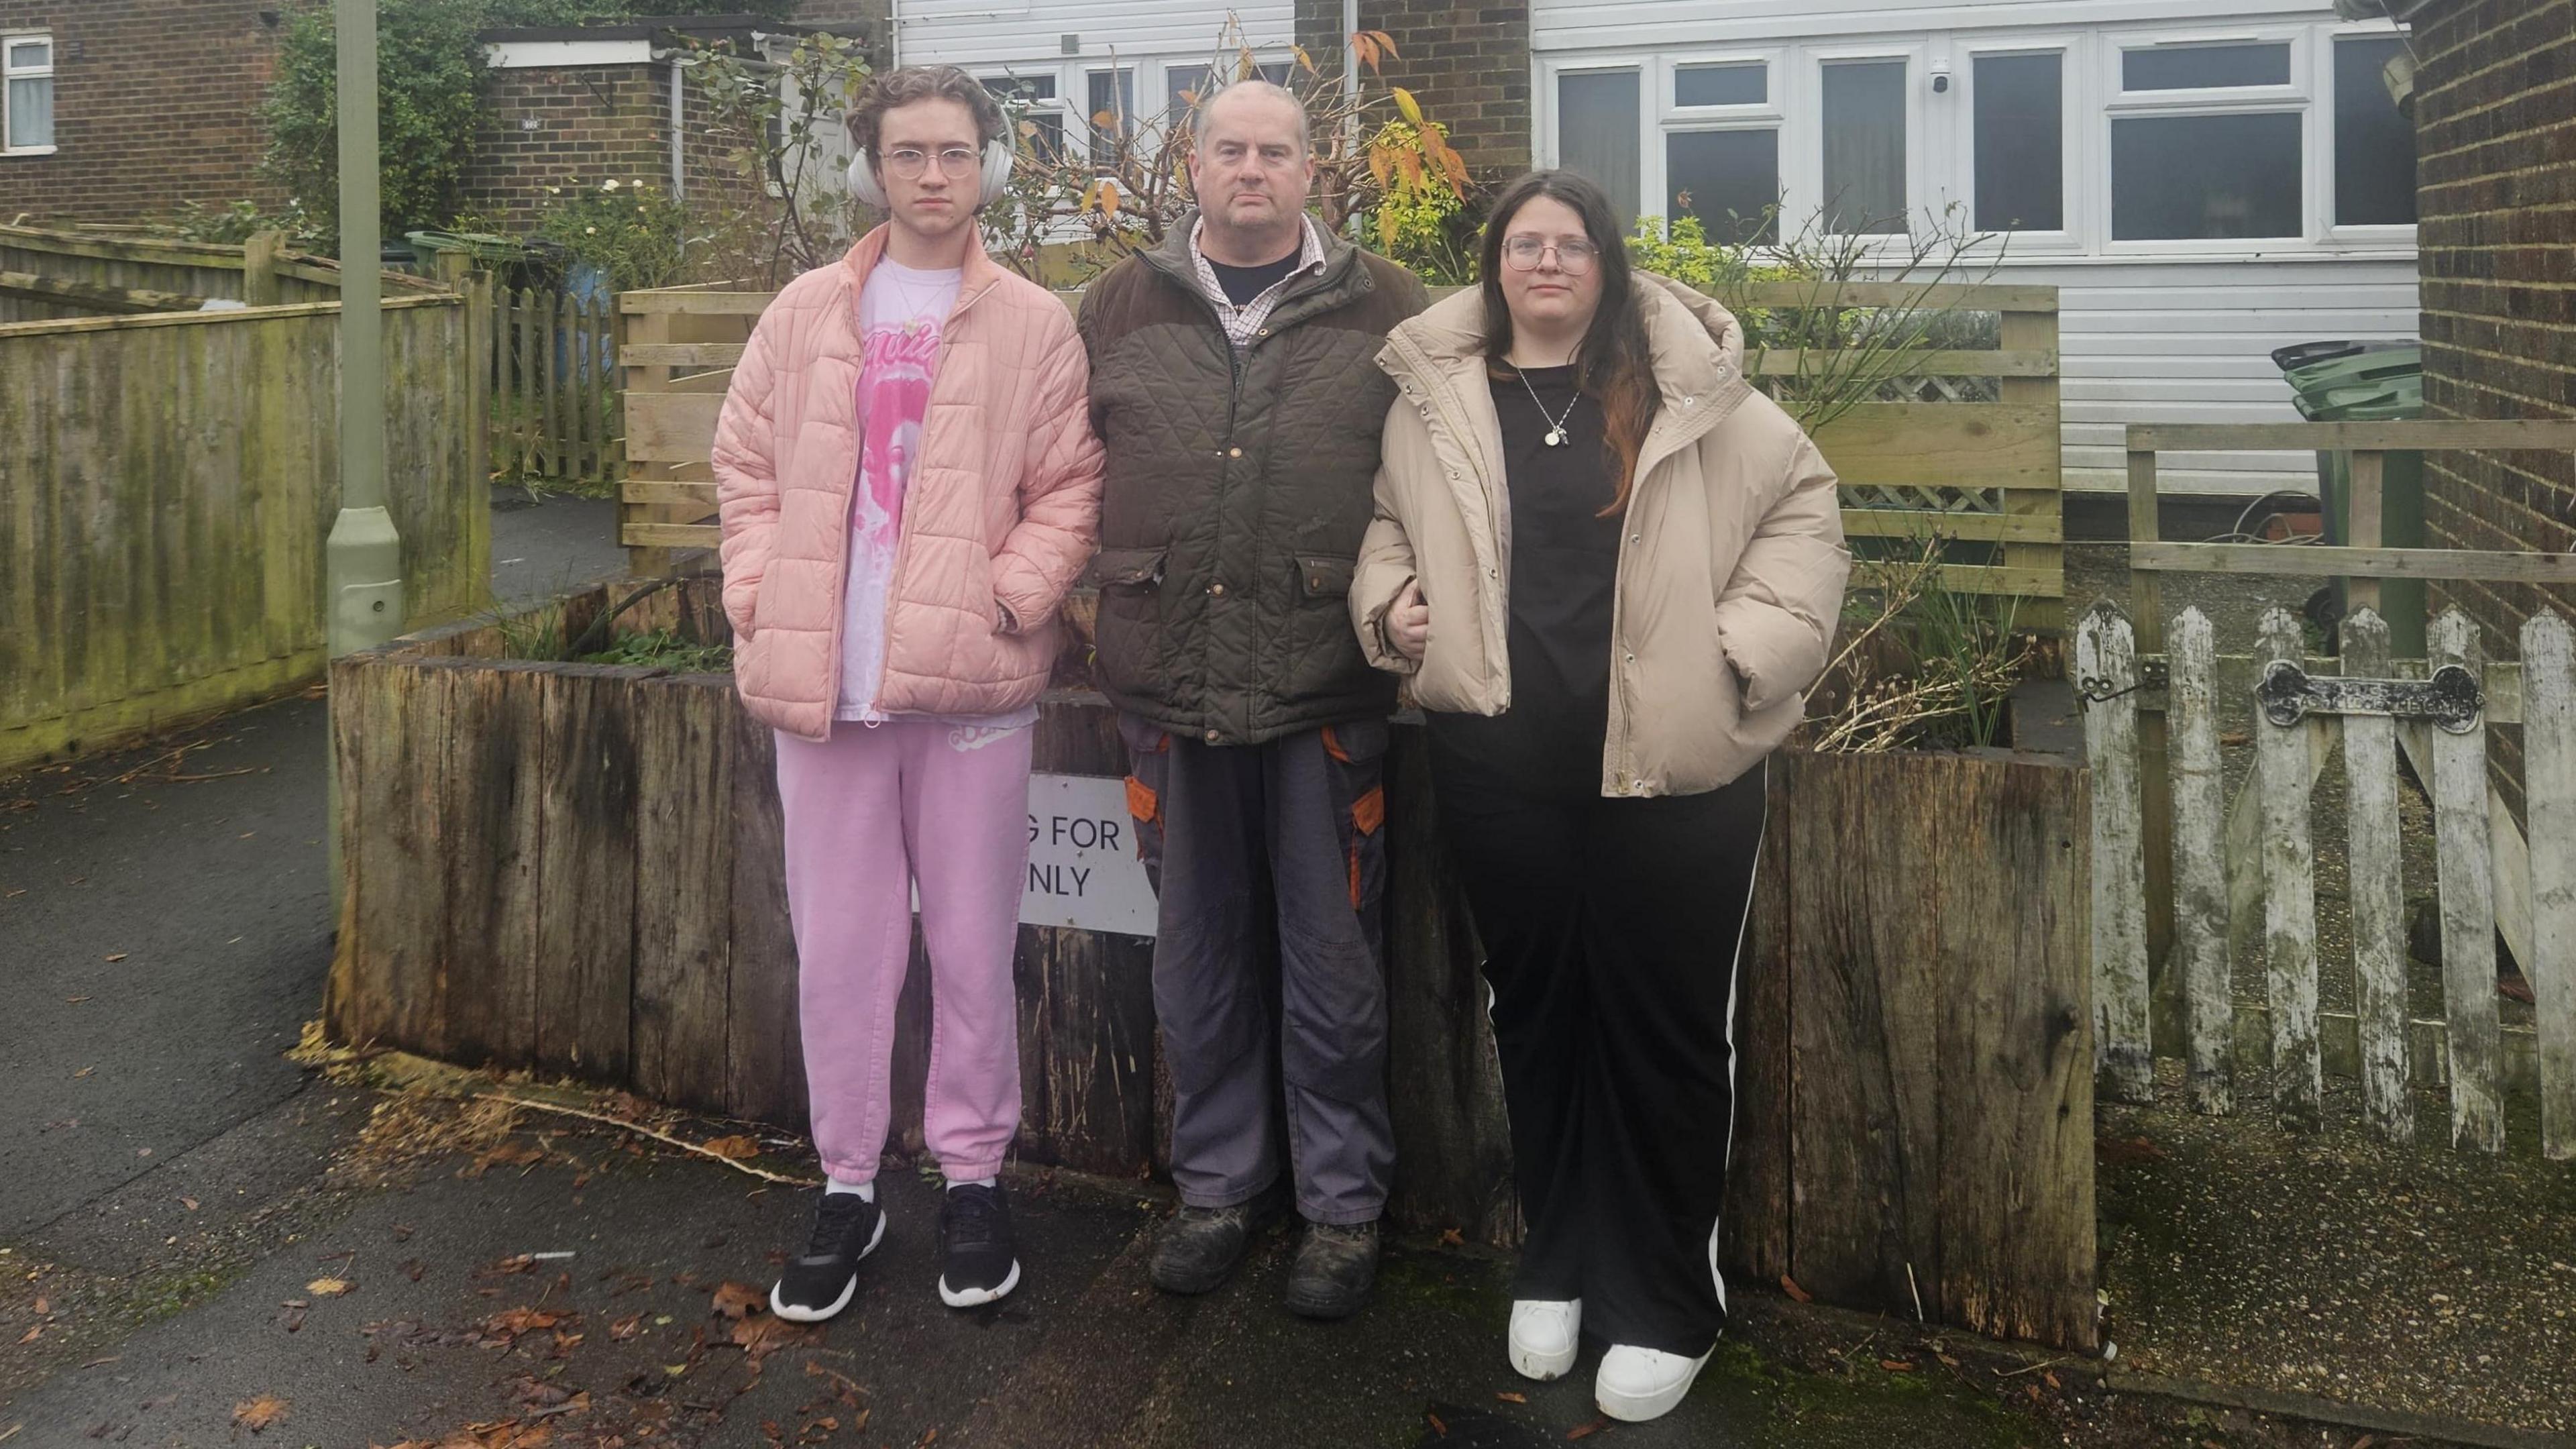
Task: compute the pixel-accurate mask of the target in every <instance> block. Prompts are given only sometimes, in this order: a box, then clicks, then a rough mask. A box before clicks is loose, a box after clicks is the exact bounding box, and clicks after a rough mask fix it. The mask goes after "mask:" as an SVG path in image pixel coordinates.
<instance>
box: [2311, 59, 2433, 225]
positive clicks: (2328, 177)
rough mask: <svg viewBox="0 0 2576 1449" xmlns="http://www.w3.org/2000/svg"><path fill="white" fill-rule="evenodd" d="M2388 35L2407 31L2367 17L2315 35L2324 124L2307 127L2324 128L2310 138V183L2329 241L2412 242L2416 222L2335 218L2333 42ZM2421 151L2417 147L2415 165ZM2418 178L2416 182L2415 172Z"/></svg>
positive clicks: (2319, 104)
mask: <svg viewBox="0 0 2576 1449" xmlns="http://www.w3.org/2000/svg"><path fill="white" fill-rule="evenodd" d="M2392 37H2394V38H2395V39H2396V40H2397V41H2398V43H2399V44H2400V45H2404V44H2405V43H2406V40H2407V33H2406V32H2405V31H2403V30H2398V29H2393V28H2391V27H2390V26H2388V25H2386V24H2384V23H2374V22H2370V21H2361V22H2357V23H2352V22H2347V23H2343V24H2336V25H2329V26H2326V27H2324V28H2323V31H2322V34H2321V35H2320V36H2319V41H2318V45H2317V56H2316V76H2315V85H2316V95H2317V102H2316V104H2317V109H2316V114H2318V115H2319V116H2322V117H2325V118H2326V124H2323V125H2316V126H2311V127H2309V128H2308V129H2309V130H2310V131H2311V132H2322V133H2324V134H2323V136H2322V137H2321V138H2320V139H2319V140H2317V141H2316V142H2314V143H2313V144H2314V149H2315V150H2316V153H2317V154H2316V155H2315V156H2314V157H2312V158H2311V160H2310V163H2309V164H2311V165H2313V166H2316V167H2318V168H2319V169H2318V172H2317V183H2318V184H2317V186H2316V188H2315V190H2316V192H2317V198H2316V206H2317V221H2318V226H2319V228H2320V229H2321V234H2322V235H2323V237H2324V238H2325V241H2326V243H2327V244H2329V245H2338V246H2344V247H2372V248H2379V247H2390V246H2410V247H2411V246H2413V245H2415V225H2416V224H2415V223H2413V222H2402V221H2380V222H2354V223H2351V224H2345V223H2343V222H2338V221H2336V220H2335V200H2336V191H2335V180H2336V179H2335V160H2336V157H2335V143H2336V142H2337V141H2338V140H2339V139H2340V134H2339V132H2338V130H2337V128H2336V125H2335V124H2334V123H2335V122H2336V121H2338V120H2340V119H2341V117H2340V108H2341V103H2342V97H2341V96H2340V95H2339V94H2338V93H2337V90H2336V82H2335V45H2336V43H2337V42H2339V41H2343V40H2385V39H2389V38H2392ZM2387 93H2388V92H2387V90H2386V88H2385V87H2382V88H2381V90H2380V94H2381V95H2382V96H2383V97H2384V96H2386V95H2387ZM2391 104H2394V103H2393V102H2392V103H2391ZM2419 142H2420V138H2419ZM2420 156H2421V153H2420V151H2419V153H2418V157H2419V165H2420ZM2418 178H2419V179H2418V184H2419V185H2420V184H2421V180H2420V178H2421V173H2420V171H2419V172H2418ZM2416 204H2417V206H2418V207H2419V208H2420V207H2421V206H2422V204H2423V203H2422V196H2421V193H2420V192H2419V193H2418V196H2417V202H2416Z"/></svg>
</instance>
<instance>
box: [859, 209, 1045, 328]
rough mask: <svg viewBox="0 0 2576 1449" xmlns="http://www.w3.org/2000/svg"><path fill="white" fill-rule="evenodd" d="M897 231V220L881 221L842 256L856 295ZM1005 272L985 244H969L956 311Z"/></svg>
mask: <svg viewBox="0 0 2576 1449" xmlns="http://www.w3.org/2000/svg"><path fill="white" fill-rule="evenodd" d="M893 234H894V223H893V222H890V221H889V222H884V223H881V224H880V225H879V226H878V227H877V229H876V230H874V231H871V232H869V233H868V234H867V235H866V236H863V237H861V238H859V240H858V242H857V244H856V245H854V246H852V247H851V248H850V250H849V254H848V255H846V256H844V257H842V258H841V268H842V270H843V272H844V273H846V274H847V275H848V277H849V279H850V294H851V295H852V296H856V295H858V293H859V292H860V290H861V289H863V288H865V287H866V286H867V284H868V274H869V273H871V272H873V271H875V270H876V269H877V263H879V262H881V261H883V260H885V253H886V243H887V241H888V240H889V239H891V237H892V236H893ZM1005 275H1007V274H1006V273H1004V272H1003V270H1002V268H1001V266H1000V264H998V263H996V262H995V261H994V260H993V259H992V258H991V257H990V256H988V255H986V254H985V252H984V248H983V247H982V246H980V245H978V246H973V247H969V248H967V249H966V264H965V267H964V271H963V275H962V276H961V277H960V278H959V281H958V287H957V307H956V311H960V312H962V311H964V310H965V309H966V305H967V304H968V303H970V302H972V301H974V300H975V299H976V298H978V297H980V296H982V295H984V294H985V293H986V292H988V291H991V290H992V288H993V284H994V283H996V282H999V281H1001V280H1002V278H1003V277H1004V276H1005Z"/></svg>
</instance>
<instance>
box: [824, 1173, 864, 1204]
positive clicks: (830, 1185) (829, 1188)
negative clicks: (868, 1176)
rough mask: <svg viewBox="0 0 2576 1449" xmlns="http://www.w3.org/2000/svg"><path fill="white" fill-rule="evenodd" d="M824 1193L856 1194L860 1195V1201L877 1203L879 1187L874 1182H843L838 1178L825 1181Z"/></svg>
mask: <svg viewBox="0 0 2576 1449" xmlns="http://www.w3.org/2000/svg"><path fill="white" fill-rule="evenodd" d="M823 1191H824V1192H826V1193H835V1192H855V1193H857V1194H858V1195H859V1201H861V1202H875V1201H876V1200H877V1185H876V1183H875V1182H874V1181H873V1180H871V1181H868V1182H843V1181H842V1180H841V1179H839V1178H837V1177H831V1178H825V1179H824V1180H823Z"/></svg>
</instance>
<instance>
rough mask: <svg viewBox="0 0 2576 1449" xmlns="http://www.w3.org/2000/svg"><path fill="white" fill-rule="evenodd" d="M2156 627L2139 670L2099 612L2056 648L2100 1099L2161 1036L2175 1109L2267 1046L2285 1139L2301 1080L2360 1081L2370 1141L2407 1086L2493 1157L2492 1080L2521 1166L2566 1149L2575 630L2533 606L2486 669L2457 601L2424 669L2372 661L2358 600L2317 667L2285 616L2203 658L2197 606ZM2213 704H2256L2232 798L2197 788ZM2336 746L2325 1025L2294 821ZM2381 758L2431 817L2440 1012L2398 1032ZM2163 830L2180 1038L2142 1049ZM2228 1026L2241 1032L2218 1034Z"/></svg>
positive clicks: (2572, 1081)
mask: <svg viewBox="0 0 2576 1449" xmlns="http://www.w3.org/2000/svg"><path fill="white" fill-rule="evenodd" d="M2165 637H2166V638H2167V639H2168V640H2169V641H2170V648H2171V652H2170V654H2169V655H2168V656H2166V657H2165V658H2162V659H2157V658H2153V657H2141V655H2140V654H2139V651H2138V649H2137V645H2136V634H2135V632H2134V631H2133V629H2132V626H2131V623H2130V621H2129V620H2128V618H2126V617H2125V616H2123V615H2122V614H2120V613H2119V612H2118V611H2117V610H2116V609H2114V608H2112V607H2111V606H2110V605H2108V604H2103V605H2098V606H2096V607H2095V608H2094V609H2093V610H2092V611H2091V613H2089V614H2088V615H2086V617H2085V618H2084V620H2083V622H2082V624H2081V626H2080V627H2079V628H2078V630H2077V635H2076V673H2077V678H2078V689H2079V693H2080V694H2081V695H2082V697H2083V698H2084V700H2085V705H2086V709H2085V739H2086V746H2087V751H2088V753H2089V755H2090V757H2091V762H2092V765H2093V775H2094V778H2093V861H2094V879H2093V956H2094V959H2093V974H2094V999H2095V1017H2096V1020H2095V1042H2096V1044H2097V1046H2096V1049H2097V1065H2098V1067H2099V1071H2100V1076H2101V1085H2102V1090H2103V1091H2104V1092H2105V1093H2106V1094H2108V1095H2110V1096H2112V1097H2114V1098H2117V1099H2120V1100H2125V1101H2132V1102H2144V1101H2151V1100H2153V1098H2154V1091H2155V1058H2156V1057H2157V1056H2158V1055H2159V1054H2160V1053H2159V1048H2160V1047H2161V1048H2163V1049H2164V1050H2162V1052H2161V1054H2162V1055H2165V1056H2171V1057H2179V1058H2180V1059H2182V1061H2183V1062H2184V1079H2185V1083H2186V1088H2185V1094H2186V1099H2187V1100H2188V1101H2189V1103H2190V1105H2191V1106H2192V1107H2193V1108H2195V1109H2196V1110H2199V1111H2202V1112H2209V1113H2225V1112H2229V1111H2231V1110H2233V1107H2234V1096H2235V1078H2236V1074H2237V1066H2238V1064H2239V1062H2240V1060H2243V1059H2244V1058H2245V1057H2246V1056H2252V1057H2254V1058H2255V1059H2256V1061H2257V1062H2259V1061H2260V1059H2261V1058H2262V1057H2263V1056H2264V1055H2266V1054H2268V1057H2269V1062H2270V1066H2271V1068H2272V1072H2271V1084H2272V1106H2273V1111H2274V1113H2275V1115H2276V1116H2277V1118H2278V1120H2279V1121H2280V1122H2281V1123H2282V1124H2283V1125H2284V1126H2288V1127H2293V1128H2300V1129H2312V1128H2315V1127H2318V1126H2320V1125H2322V1124H2323V1120H2324V1116H2325V1112H2324V1100H2325V1098H2324V1077H2325V1075H2326V1073H2328V1072H2334V1073H2336V1074H2337V1075H2339V1076H2346V1077H2354V1078H2358V1079H2359V1082H2360V1086H2361V1102H2362V1107H2361V1114H2362V1120H2363V1124H2364V1125H2365V1126H2366V1128H2367V1129H2368V1130H2369V1131H2370V1132H2371V1133H2372V1134H2374V1135H2376V1136H2378V1137H2380V1138H2382V1139H2385V1140H2388V1141H2393V1142H2406V1141H2410V1140H2412V1139H2413V1137H2414V1135H2415V1119H2414V1107H2413V1102H2414V1098H2413V1096H2412V1094H2411V1091H2410V1088H2411V1086H2412V1085H2415V1084H2423V1085H2430V1086H2435V1087H2439V1088H2444V1089H2446V1090H2447V1091H2448V1094H2449V1099H2450V1108H2451V1141H2452V1143H2453V1145H2454V1146H2458V1147H2465V1148H2473V1149H2476V1150H2480V1151H2485V1152H2497V1151H2501V1150H2502V1148H2503V1146H2504V1140H2505V1121H2504V1102H2505V1097H2506V1093H2507V1091H2508V1089H2510V1090H2513V1091H2515V1092H2517V1093H2533V1092H2536V1093H2537V1095H2538V1097H2539V1100H2540V1109H2541V1138H2542V1150H2543V1152H2544V1153H2545V1154H2546V1155H2547V1156H2549V1157H2551V1158H2553V1159H2559V1160H2568V1159H2576V632H2571V631H2570V629H2569V627H2568V625H2567V622H2566V621H2565V620H2564V619H2562V618H2560V617H2559V616H2558V615H2556V614H2554V613H2542V614H2540V615H2538V616H2535V617H2534V618H2533V619H2532V620H2531V621H2530V622H2529V623H2528V624H2527V625H2526V626H2525V627H2524V628H2523V631H2522V637H2521V650H2520V653H2521V662H2520V663H2519V664H2503V663H2499V664H2489V663H2487V662H2486V661H2485V658H2484V650H2483V648H2482V646H2481V641H2480V638H2479V634H2478V629H2477V626H2476V625H2475V624H2474V623H2472V622H2471V621H2470V620H2469V619H2468V618H2467V616H2465V615H2463V614H2461V613H2460V612H2459V611H2458V610H2456V609H2455V610H2452V611H2450V612H2448V613H2445V614H2444V615H2443V616H2442V617H2441V618H2440V619H2439V620H2438V621H2436V622H2435V624H2434V626H2433V628H2432V630H2431V632H2430V637H2429V640H2428V645H2427V651H2428V652H2429V653H2430V654H2431V656H2432V657H2431V658H2430V659H2429V660H2425V661H2406V662H2399V661H2392V660H2391V659H2390V658H2389V657H2388V656H2389V644H2388V627H2387V625H2386V624H2385V623H2384V622H2383V621H2382V620H2381V619H2380V618H2379V617H2378V616H2377V615H2375V614H2373V613H2372V612H2370V611H2369V610H2367V609H2363V610H2358V611H2356V612H2355V613H2354V614H2353V615H2352V616H2351V617H2349V618H2348V619H2346V620H2345V621H2344V623H2343V625H2342V637H2341V652H2340V657H2339V660H2327V661H2310V660H2308V659H2307V658H2306V657H2305V655H2304V644H2303V639H2302V635H2301V632H2300V621H2299V619H2298V617H2297V616H2296V615H2293V614H2291V613H2289V612H2287V611H2286V610H2278V609H2276V610H2273V611H2272V612H2270V613H2269V614H2267V615H2266V616H2265V618H2264V620H2263V622H2262V627H2261V637H2260V639H2259V641H2258V643H2257V647H2256V650H2255V652H2254V653H2253V654H2252V655H2251V656H2250V657H2239V658H2234V659H2222V658H2221V657H2220V656H2219V654H2218V652H2217V649H2216V641H2215V638H2214V630H2213V629H2212V627H2211V625H2210V622H2209V620H2208V619H2207V618H2206V617H2205V616H2203V615H2202V614H2201V613H2200V611H2198V610H2197V609H2191V610H2186V611H2184V612H2183V613H2182V614H2181V616H2180V617H2178V618H2176V619H2174V620H2173V622H2172V625H2171V628H2170V630H2169V631H2168V632H2166V634H2165ZM2222 691H2240V692H2241V691H2250V692H2251V693H2252V694H2253V697H2254V700H2255V703H2256V708H2255V710H2254V725H2253V730H2254V748H2255V769H2254V772H2253V775H2252V776H2251V778H2249V779H2248V781H2247V782H2246V784H2245V786H2244V788H2243V790H2242V791H2241V792H2240V793H2239V795H2238V797H2237V799H2236V801H2235V802H2234V804H2233V805H2232V806H2231V805H2230V804H2229V802H2228V801H2227V800H2226V797H2225V792H2224V787H2223V782H2222V779H2221V775H2220V743H2221V741H2220V733H2219V717H2218V706H2219V702H2220V701H2221V699H2222V698H2223V697H2224V696H2223V694H2222ZM2158 716H2161V718H2160V719H2159V718H2158ZM2490 724H2519V725H2520V726H2521V727H2522V731H2523V750H2524V782H2525V796H2526V802H2525V803H2526V810H2525V814H2526V819H2527V821H2528V824H2529V830H2530V833H2529V843H2528V845H2527V846H2526V845H2525V844H2524V836H2523V834H2522V832H2521V831H2520V830H2519V829H2518V828H2517V827H2516V826H2515V824H2514V821H2513V817H2512V816H2511V814H2510V813H2508V812H2507V811H2506V809H2505V808H2504V805H2503V803H2502V801H2501V800H2500V799H2499V798H2497V797H2496V796H2495V794H2494V792H2493V790H2492V788H2491V787H2490V785H2489V782H2488V775H2487V739H2486V728H2487V726H2488V725H2490ZM2338 742H2340V746H2341V751H2342V757H2343V764H2344V772H2345V775H2346V778H2347V801H2346V804H2347V815H2348V819H2349V836H2348V839H2347V841H2346V851H2347V858H2348V861H2349V866H2350V881H2351V939H2352V971H2353V1006H2354V1009H2353V1010H2352V1011H2351V1012H2349V1013H2344V1012H2325V1011H2321V1010H2320V1009H2319V1007H2318V990H2317V987H2318V975H2319V970H2318V968H2319V960H2318V932H2317V908H2316V882H2315V864H2316V846H2315V838H2314V835H2313V832H2312V830H2311V825H2310V818H2309V816H2310V811H2309V803H2310V796H2311V792H2312V791H2313V789H2314V786H2315V782H2316V780H2317V777H2318V775H2319V773H2320V772H2321V771H2323V770H2324V769H2325V767H2326V765H2327V764H2328V763H2329V761H2330V760H2331V759H2332V757H2333V755H2334V754H2335V751H2336V748H2337V744H2338ZM2401 751H2402V752H2403V754H2404V755H2405V757H2406V758H2407V760H2408V761H2409V763H2410V764H2411V765H2412V766H2413V768H2414V770H2415V773H2416V776H2417V778H2419V779H2420V780H2422V781H2424V782H2425V783H2426V786H2427V788H2428V790H2429V794H2430V797H2431V803H2432V811H2433V820H2434V834H2435V857H2436V860H2437V874H2438V888H2439V893H2440V902H2441V940H2442V953H2441V954H2442V997H2443V1004H2444V1011H2443V1016H2442V1017H2441V1019H2438V1020H2417V1019H2414V1017H2413V1015H2412V1013H2411V1012H2410V1011H2409V1010H2408V1004H2407V990H2406V963H2407V952H2406V925H2405V900H2406V896H2405V881H2404V879H2403V870H2402V866H2401V850H2400V847H2401V844H2402V835H2401V824H2400V814H2399V791H2400V790H2401V789H2403V788H2405V785H2404V782H2403V780H2402V778H2401V775H2400V772H2399V768H2398V759H2399V755H2400V753H2401ZM2150 805H2153V806H2155V807H2156V808H2155V809H2154V810H2153V811H2152V812H2151V811H2150V809H2149V806H2150ZM2168 840H2169V848H2170V851H2171V860H2172V882H2173V885H2172V892H2171V894H2172V899H2173V922H2172V945H2171V948H2170V956H2169V958H2168V960H2169V970H2170V971H2171V972H2173V973H2176V974H2177V975H2178V979H2179V986H2180V993H2179V994H2180V1005H2181V1009H2180V1011H2179V1012H2178V1013H2176V1014H2175V1015H2176V1017H2178V1020H2179V1022H2180V1028H2179V1032H2180V1036H2181V1040H2180V1041H2179V1042H2159V1041H2157V1040H2156V1039H2155V1031H2154V1024H2153V1019H2154V1016H2155V1012H2154V1010H2153V1009H2152V1008H2153V1004H2152V1002H2151V999H2150V993H2149V986H2148V981H2149V976H2148V941H2149V938H2150V933H2149V931H2148V921H2147V912H2148V890H2147V883H2146V863H2147V858H2148V854H2149V852H2150V851H2151V850H2156V849H2160V848H2163V847H2164V844H2165V842H2167V841H2168ZM2499 926H2501V927H2502V928H2503V932H2504V935H2505V939H2506V944H2507V945H2508V947H2510V948H2511V949H2512V950H2513V952H2514V954H2515V956H2516V957H2517V958H2518V960H2519V961H2520V962H2521V964H2522V966H2523V970H2524V974H2525V976H2526V977H2527V978H2528V979H2529V980H2530V982H2531V986H2532V990H2533V993H2534V995H2535V996H2536V998H2537V1004H2536V1009H2535V1025H2534V1027H2533V1028H2532V1029H2529V1030H2514V1031H2507V1030H2505V1029H2503V1028H2502V1027H2501V1026H2500V1025H2499V1019H2498V1007H2497V991H2496V975H2495V966H2496V958H2495V938H2496V934H2497V931H2498V928H2499ZM2237 969H2243V970H2247V971H2259V972H2261V973H2262V975H2261V979H2262V983H2263V991H2262V993H2261V995H2262V997H2263V1004H2262V1005H2260V1006H2253V1005H2251V1004H2250V1003H2249V1004H2247V1005H2245V1006H2242V1007H2240V1006H2239V1004H2238V1002H2237V993H2236V991H2235V989H2234V988H2235V981H2234V978H2233V975H2232V973H2233V972H2234V971H2235V970H2237ZM2248 994H2251V993H2248ZM2240 1018H2243V1019H2244V1020H2243V1022H2242V1025H2244V1026H2246V1027H2249V1028H2252V1029H2250V1030H2246V1031H2243V1032H2242V1033H2241V1035H2240ZM2240 1041H2241V1043H2242V1045H2241V1047H2240ZM2267 1048H2268V1053H2267V1051H2266V1049H2267Z"/></svg>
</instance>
